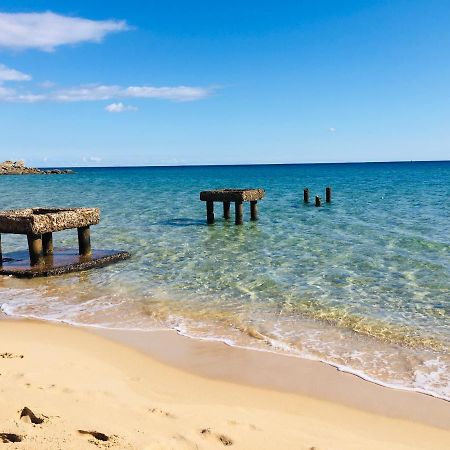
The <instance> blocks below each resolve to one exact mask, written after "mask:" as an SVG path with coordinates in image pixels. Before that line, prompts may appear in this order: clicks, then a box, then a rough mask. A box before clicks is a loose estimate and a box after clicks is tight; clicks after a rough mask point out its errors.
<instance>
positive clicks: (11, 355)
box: [0, 352, 23, 359]
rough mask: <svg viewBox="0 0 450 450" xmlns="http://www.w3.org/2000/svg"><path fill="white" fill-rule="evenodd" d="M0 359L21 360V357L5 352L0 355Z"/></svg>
mask: <svg viewBox="0 0 450 450" xmlns="http://www.w3.org/2000/svg"><path fill="white" fill-rule="evenodd" d="M0 358H3V359H13V358H18V359H23V355H15V354H14V353H9V352H5V353H0Z"/></svg>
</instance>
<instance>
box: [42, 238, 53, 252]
mask: <svg viewBox="0 0 450 450" xmlns="http://www.w3.org/2000/svg"><path fill="white" fill-rule="evenodd" d="M42 247H43V253H44V255H53V235H52V233H44V234H43V235H42Z"/></svg>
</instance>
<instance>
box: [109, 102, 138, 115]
mask: <svg viewBox="0 0 450 450" xmlns="http://www.w3.org/2000/svg"><path fill="white" fill-rule="evenodd" d="M137 110H138V109H137V108H136V106H131V105H124V104H123V103H122V102H119V103H111V104H109V105H106V106H105V111H108V112H110V113H121V112H125V111H137Z"/></svg>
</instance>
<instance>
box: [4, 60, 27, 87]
mask: <svg viewBox="0 0 450 450" xmlns="http://www.w3.org/2000/svg"><path fill="white" fill-rule="evenodd" d="M29 80H31V76H30V75H28V74H26V73H23V72H19V71H18V70H15V69H11V68H9V67H7V66H5V65H4V64H0V83H2V82H3V81H29Z"/></svg>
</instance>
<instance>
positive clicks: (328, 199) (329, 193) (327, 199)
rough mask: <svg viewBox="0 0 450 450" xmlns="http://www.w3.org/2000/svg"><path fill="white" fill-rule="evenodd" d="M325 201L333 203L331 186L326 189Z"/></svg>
mask: <svg viewBox="0 0 450 450" xmlns="http://www.w3.org/2000/svg"><path fill="white" fill-rule="evenodd" d="M325 201H326V202H327V203H331V188H330V187H327V188H326V189H325Z"/></svg>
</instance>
